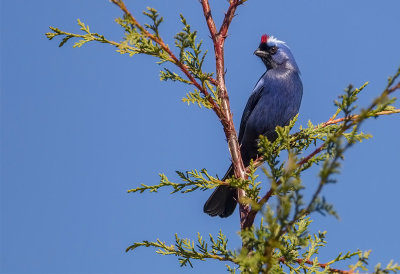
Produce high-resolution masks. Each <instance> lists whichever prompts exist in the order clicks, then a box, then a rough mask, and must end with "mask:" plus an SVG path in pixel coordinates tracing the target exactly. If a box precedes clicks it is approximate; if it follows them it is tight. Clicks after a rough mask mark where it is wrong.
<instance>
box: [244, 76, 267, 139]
mask: <svg viewBox="0 0 400 274" xmlns="http://www.w3.org/2000/svg"><path fill="white" fill-rule="evenodd" d="M263 76H264V75H263ZM262 79H263V77H262V76H261V78H260V80H258V82H257V84H256V86H255V88H254V90H253V93H252V94H251V95H250V98H249V100H248V101H247V104H246V107H245V108H244V110H243V114H242V120H241V121H240V129H239V139H238V141H239V144H241V143H242V139H243V134H244V131H245V129H246V124H247V120H248V119H249V117H250V115H251V113H252V112H253V110H254V108H255V107H256V105H257V102H258V100H260V98H261V94H262V91H263V90H264V81H263V80H262Z"/></svg>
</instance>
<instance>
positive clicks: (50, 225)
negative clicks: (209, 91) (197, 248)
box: [0, 0, 400, 273]
mask: <svg viewBox="0 0 400 274" xmlns="http://www.w3.org/2000/svg"><path fill="white" fill-rule="evenodd" d="M211 2H214V1H211ZM215 2H217V1H215ZM218 2H221V3H218V4H214V3H213V14H214V17H215V18H216V20H217V22H218V24H219V23H220V21H221V18H222V17H221V16H222V15H223V12H224V11H225V10H226V6H227V5H226V2H225V1H218ZM0 3H1V4H0V5H1V8H0V10H1V18H0V19H1V26H0V28H1V32H0V33H1V37H0V43H1V44H0V45H1V49H0V53H1V55H0V58H1V59H0V60H1V61H0V63H1V74H0V85H1V227H0V229H1V231H0V232H1V238H0V240H1V242H0V249H1V256H0V271H1V273H177V272H190V273H205V272H207V273H221V272H223V271H225V270H224V268H225V267H224V265H223V264H220V263H214V262H196V263H195V268H194V269H190V268H180V267H179V264H178V262H177V260H176V258H174V257H165V256H159V255H156V254H155V253H154V250H153V249H145V248H143V249H138V250H137V251H136V252H134V253H125V252H124V250H125V248H126V247H127V246H129V245H130V244H131V243H133V242H134V241H141V240H154V239H156V238H160V239H162V240H165V241H166V242H172V240H173V239H174V233H176V232H177V233H179V235H180V236H182V237H189V238H194V237H195V235H196V233H197V232H200V233H202V234H203V235H208V233H213V234H216V233H217V232H218V230H219V229H222V231H223V232H225V233H226V234H227V235H229V236H230V239H231V241H230V245H231V247H239V246H240V242H239V238H238V236H237V234H236V231H237V230H238V229H239V224H238V216H237V213H236V214H234V215H233V216H232V217H231V218H228V219H219V218H218V219H217V218H210V217H208V216H206V215H205V214H203V213H202V206H203V203H204V201H205V200H206V199H207V197H208V196H209V194H210V192H196V193H193V194H187V195H169V194H168V193H169V192H168V191H167V190H163V191H160V192H159V193H158V194H154V193H145V194H143V195H138V194H127V193H126V190H128V189H130V188H134V187H136V186H138V185H139V184H140V183H145V184H156V183H158V173H160V172H163V173H165V174H166V175H167V176H169V177H170V179H177V178H176V176H175V174H174V171H175V170H182V171H184V170H190V169H194V168H197V169H201V168H203V167H205V168H207V169H208V170H209V171H210V172H211V173H212V174H220V175H221V174H223V173H224V172H225V169H226V168H227V166H228V165H229V156H228V150H227V146H226V143H225V141H224V135H223V132H222V128H221V126H220V124H219V122H218V121H217V119H216V117H214V114H213V113H212V112H211V111H207V110H203V109H201V110H200V109H198V108H196V107H193V106H191V107H189V106H187V105H185V104H184V103H182V102H181V101H180V99H181V98H182V97H183V96H184V94H185V93H186V92H187V91H188V90H187V86H184V85H179V84H174V83H165V82H160V81H159V70H160V69H161V67H160V66H159V65H157V64H155V62H154V61H155V60H154V59H152V58H151V57H147V56H135V57H133V58H129V57H128V56H123V55H120V54H119V53H116V52H115V50H114V49H113V48H112V47H110V46H107V45H102V44H87V45H86V46H84V47H82V48H80V49H73V48H72V43H69V44H67V45H65V46H64V47H62V48H58V41H54V40H53V41H48V40H47V39H46V38H45V36H44V33H45V32H47V31H48V26H56V27H59V28H61V29H63V30H66V31H71V32H72V31H74V32H77V31H79V27H78V26H77V25H76V19H77V18H79V19H81V20H82V21H83V22H85V23H86V24H88V25H89V26H90V28H91V30H92V31H95V32H99V33H102V34H104V35H106V37H109V38H110V39H113V40H120V38H121V36H122V30H121V29H120V28H119V27H118V25H117V24H115V23H114V21H113V20H114V19H115V18H116V17H118V16H120V15H121V12H120V11H119V10H118V9H117V8H116V7H115V6H113V5H112V4H111V3H109V1H105V0H104V1H78V0H70V1H56V2H55V1H22V0H15V1H1V2H0ZM382 3H383V2H382V1H372V0H370V1H361V0H357V1H344V0H339V1H326V0H324V1H323V0H318V1H317V0H307V1H306V0H299V1H288V0H287V1H261V0H249V1H248V2H247V3H246V5H244V6H242V7H240V8H239V10H238V15H237V16H236V17H235V18H234V21H233V23H232V26H231V29H230V32H229V37H228V39H227V41H226V69H227V74H226V81H227V87H228V90H229V93H230V98H231V106H232V111H233V113H234V119H235V124H236V126H237V127H238V125H239V121H240V116H241V112H242V110H243V108H244V105H245V103H246V101H247V98H248V95H249V93H250V91H251V89H252V87H253V86H254V84H255V82H256V81H257V80H258V78H259V76H260V75H261V74H262V73H263V71H264V67H263V64H262V63H261V61H260V60H258V59H257V57H255V56H254V55H253V51H254V50H255V48H256V47H257V46H258V43H259V39H260V36H261V34H263V33H269V34H272V35H274V36H276V37H277V38H279V39H281V40H284V41H286V42H287V44H288V45H289V46H290V47H291V49H292V51H293V54H294V56H295V58H296V60H297V63H298V65H299V67H300V69H301V71H302V79H303V83H304V96H303V101H302V106H301V109H300V118H299V122H298V124H297V126H296V127H298V126H299V125H301V124H305V123H306V122H307V121H308V120H312V121H313V122H314V123H318V122H323V121H326V120H327V119H328V118H329V117H330V115H332V113H333V112H334V109H335V108H334V106H333V100H334V99H336V98H337V96H338V95H339V94H340V93H342V91H343V89H344V88H345V87H346V86H347V85H348V84H349V83H353V84H354V85H355V86H360V85H362V84H363V83H364V82H365V81H370V85H369V86H368V88H367V89H366V90H365V91H363V93H362V95H361V99H360V102H359V104H360V105H367V104H368V103H369V102H370V101H371V100H372V99H373V98H374V97H375V96H377V95H378V94H379V93H380V92H381V91H382V89H383V87H384V86H385V84H386V79H387V77H388V76H389V75H392V74H393V73H394V72H395V71H396V69H397V68H398V66H399V65H400V52H399V49H400V36H399V35H398V33H397V32H396V31H398V23H399V22H398V10H399V9H400V2H399V1H397V0H388V1H384V4H382ZM127 5H128V7H129V8H130V9H131V11H132V12H133V13H134V15H137V17H138V18H139V20H140V21H143V20H142V19H143V17H142V16H141V15H140V11H142V10H144V9H145V7H146V6H152V7H154V8H156V9H158V10H159V12H160V13H161V14H162V15H163V16H164V18H165V23H164V24H163V25H162V27H161V31H162V36H163V37H164V38H165V40H166V41H167V42H168V43H169V44H170V45H172V44H173V39H172V37H173V35H174V34H175V33H176V32H178V31H179V30H180V28H181V25H180V23H179V13H183V14H184V15H185V16H186V17H187V19H188V22H189V23H190V24H191V25H192V27H193V28H194V29H197V30H198V32H199V37H200V38H202V39H203V41H204V46H205V47H208V48H209V49H210V52H209V58H208V60H207V64H206V67H207V69H208V71H213V66H214V63H213V55H212V47H211V41H210V39H209V34H208V30H207V28H206V25H205V22H204V18H203V17H202V11H201V7H200V4H199V3H198V1H188V0H179V1H155V0H153V1H128V0H127ZM396 106H397V107H399V103H397V104H396ZM363 130H364V132H369V133H371V134H372V135H373V136H374V138H373V139H371V140H368V141H365V142H363V143H362V144H359V145H357V146H355V147H353V148H351V150H350V151H348V153H347V154H346V159H345V162H344V164H343V170H342V173H341V174H340V175H339V176H338V181H339V183H338V184H336V185H329V186H328V187H326V189H325V192H324V195H325V196H326V197H327V199H328V200H329V201H331V202H333V203H334V204H335V206H336V209H337V210H338V212H339V214H340V216H341V220H340V221H338V220H336V219H334V218H332V217H322V216H319V215H314V216H313V217H314V218H315V222H314V224H313V226H312V228H313V230H315V231H317V230H327V231H328V234H327V235H328V237H327V240H328V247H327V248H326V249H324V250H322V251H321V253H320V258H321V261H326V260H327V259H329V258H331V257H333V256H335V255H337V253H338V252H340V251H345V252H346V251H349V250H357V249H362V250H369V249H372V251H373V252H372V255H371V265H375V264H376V263H377V262H382V263H384V264H385V263H387V262H388V261H389V260H390V259H394V260H396V261H400V255H399V252H398V246H400V238H399V236H398V227H399V225H400V220H399V218H398V210H399V206H400V202H399V197H398V195H399V194H398V193H399V191H400V185H399V179H398V170H399V155H400V154H399V153H400V149H399V146H398V136H399V134H400V123H399V116H392V117H382V118H378V119H376V120H375V119H372V120H371V121H368V122H367V123H365V125H364V128H363ZM193 145H194V146H193ZM317 174H318V168H316V169H314V170H312V171H309V172H307V174H305V177H304V182H305V185H306V186H307V187H310V190H309V191H312V190H313V189H315V187H316V183H317V177H316V176H317Z"/></svg>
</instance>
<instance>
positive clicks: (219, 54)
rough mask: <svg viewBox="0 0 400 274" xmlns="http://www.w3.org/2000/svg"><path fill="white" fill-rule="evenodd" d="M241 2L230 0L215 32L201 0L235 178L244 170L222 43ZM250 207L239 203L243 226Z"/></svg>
mask: <svg viewBox="0 0 400 274" xmlns="http://www.w3.org/2000/svg"><path fill="white" fill-rule="evenodd" d="M240 4H242V1H239V0H230V2H229V7H228V10H227V12H226V14H225V17H224V20H223V22H222V25H221V28H220V30H219V32H218V33H217V28H216V26H215V22H214V19H213V17H212V13H211V8H210V4H209V1H208V0H201V5H202V7H203V13H204V17H205V19H206V22H207V26H208V29H209V31H210V35H211V39H212V40H213V44H214V52H215V66H216V77H217V79H216V80H217V81H216V82H217V88H218V97H219V98H220V99H221V112H222V119H221V123H222V125H223V127H224V132H225V137H226V140H227V142H228V148H229V152H230V154H231V159H232V163H233V167H234V171H235V176H236V177H237V178H242V179H245V178H246V170H245V167H244V164H243V160H242V156H241V154H240V146H239V142H238V139H237V134H236V130H235V126H234V124H233V119H232V113H231V109H230V104H229V96H228V93H227V90H226V85H225V64H224V43H225V39H226V36H227V33H228V29H229V25H230V23H231V22H232V19H233V17H234V15H235V11H236V8H237V7H238V6H239V5H240ZM244 196H245V192H244V191H243V190H241V189H239V190H238V200H241V198H242V197H244ZM249 211H250V207H249V206H248V205H246V204H241V203H240V204H239V212H240V223H241V227H242V228H243V224H244V220H245V219H246V217H247V215H248V213H249Z"/></svg>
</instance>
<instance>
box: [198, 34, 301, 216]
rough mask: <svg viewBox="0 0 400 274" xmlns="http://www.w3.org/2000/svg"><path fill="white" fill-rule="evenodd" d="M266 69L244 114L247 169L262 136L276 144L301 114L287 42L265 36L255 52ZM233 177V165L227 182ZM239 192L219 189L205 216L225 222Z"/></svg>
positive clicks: (242, 143) (243, 149)
mask: <svg viewBox="0 0 400 274" xmlns="http://www.w3.org/2000/svg"><path fill="white" fill-rule="evenodd" d="M254 54H255V55H257V56H258V57H260V59H261V60H262V61H263V63H264V64H265V66H266V72H265V73H264V74H263V75H262V76H261V78H260V79H259V80H258V82H257V84H256V86H255V87H254V90H253V92H252V93H251V95H250V98H249V100H248V101H247V104H246V107H245V108H244V111H243V114H242V120H241V122H240V130H239V137H238V141H239V144H240V152H241V154H242V159H243V163H244V165H245V166H248V165H249V164H250V160H251V159H256V158H257V150H258V149H257V148H258V147H257V143H258V139H259V136H260V135H264V136H266V137H267V138H268V140H269V141H271V142H273V141H274V140H275V139H276V138H277V133H276V132H275V128H276V126H286V125H288V124H289V122H290V120H291V119H292V118H293V117H294V116H295V115H296V114H297V113H298V111H299V108H300V103H301V97H302V95H303V84H302V82H301V79H300V71H299V68H298V67H297V64H296V61H295V60H294V58H293V55H292V53H291V52H290V49H289V47H288V46H287V45H286V44H285V42H282V41H279V40H278V39H276V38H274V37H273V36H268V35H266V34H264V35H263V36H262V37H261V43H260V45H259V47H258V49H256V51H255V52H254ZM233 175H234V170H233V165H231V166H230V167H229V169H228V171H227V172H226V174H225V176H224V178H223V179H222V180H225V179H227V178H230V177H232V176H233ZM236 204H237V189H236V188H234V187H230V186H219V187H217V189H216V190H215V191H214V192H213V193H212V194H211V196H210V198H208V200H207V202H206V203H205V204H204V209H203V210H204V212H205V213H207V214H208V215H210V216H217V215H218V216H220V217H222V218H225V217H228V216H230V215H231V214H232V213H233V211H234V210H235V208H236Z"/></svg>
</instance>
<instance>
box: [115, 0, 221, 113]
mask: <svg viewBox="0 0 400 274" xmlns="http://www.w3.org/2000/svg"><path fill="white" fill-rule="evenodd" d="M110 1H111V2H112V3H114V4H115V5H117V6H118V7H119V8H120V9H121V10H122V11H123V12H124V13H125V15H126V16H128V17H129V19H130V20H131V21H132V24H133V25H134V26H136V27H137V28H139V29H140V31H141V32H142V33H143V34H144V35H145V36H147V37H148V38H149V39H151V40H153V41H154V42H155V43H157V44H158V45H159V46H160V47H161V48H162V49H163V50H164V51H165V52H166V53H168V55H169V57H170V58H171V59H172V62H173V63H174V64H175V65H177V66H178V67H179V69H180V70H181V71H182V72H183V73H184V74H185V75H186V77H187V78H188V79H189V81H190V82H191V83H192V84H193V85H194V86H195V87H196V88H197V89H198V90H199V91H200V92H201V93H202V94H203V95H204V96H205V98H207V100H208V102H209V103H210V104H211V105H212V109H213V110H214V111H215V113H216V114H217V116H218V117H219V118H220V119H221V110H220V108H219V107H218V105H217V104H216V103H215V101H214V100H213V98H212V97H211V96H210V94H209V93H208V91H207V89H205V88H203V87H202V86H201V85H200V84H199V83H198V82H197V81H196V79H195V78H194V77H193V75H192V74H191V73H190V72H189V70H188V68H187V66H186V65H185V64H183V63H182V62H181V61H179V59H178V58H177V57H176V56H175V54H174V53H173V52H172V51H171V49H170V48H169V46H168V45H167V44H165V43H164V41H163V40H162V39H161V38H160V37H157V36H155V35H153V34H151V33H150V32H148V31H147V30H146V29H145V28H144V27H143V26H142V25H141V24H140V23H139V22H138V21H137V20H136V18H135V17H134V16H133V15H132V13H131V12H130V11H129V10H128V9H127V7H126V6H125V3H124V2H123V1H122V0H110ZM209 80H210V82H211V83H212V84H213V85H215V84H216V80H215V79H213V78H210V79H209Z"/></svg>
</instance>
